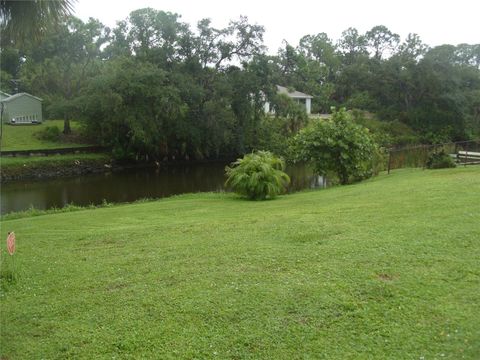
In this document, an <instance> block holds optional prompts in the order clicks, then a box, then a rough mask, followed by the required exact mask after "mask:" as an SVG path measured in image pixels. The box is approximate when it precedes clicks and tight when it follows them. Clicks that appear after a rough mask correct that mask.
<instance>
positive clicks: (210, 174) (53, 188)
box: [1, 163, 327, 214]
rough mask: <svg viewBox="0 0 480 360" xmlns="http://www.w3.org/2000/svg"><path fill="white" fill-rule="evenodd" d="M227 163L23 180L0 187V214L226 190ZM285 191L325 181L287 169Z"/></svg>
mask: <svg viewBox="0 0 480 360" xmlns="http://www.w3.org/2000/svg"><path fill="white" fill-rule="evenodd" d="M225 165H226V164H225V163H200V164H188V165H175V166H168V167H166V168H161V169H157V168H143V169H128V170H122V171H116V172H110V173H105V174H91V175H85V176H78V177H70V178H58V179H46V180H22V181H14V182H11V183H6V184H2V186H1V213H2V214H7V213H10V212H13V211H22V210H26V209H28V208H30V207H32V206H33V207H34V208H36V209H42V210H44V209H51V208H61V207H63V206H65V205H67V204H75V205H81V206H87V205H90V204H93V205H98V204H101V203H102V202H104V201H107V202H109V203H124V202H131V201H135V200H139V199H143V198H152V199H156V198H162V197H167V196H171V195H177V194H184V193H196V192H206V191H225V187H224V183H225ZM286 171H287V173H288V174H289V175H290V177H291V184H290V186H289V189H288V192H294V191H298V190H302V189H310V188H319V187H325V186H326V184H327V182H326V181H325V180H324V179H323V178H322V177H319V176H314V175H313V173H312V171H311V170H310V169H309V168H308V167H306V166H304V165H295V166H290V167H288V168H287V170H286Z"/></svg>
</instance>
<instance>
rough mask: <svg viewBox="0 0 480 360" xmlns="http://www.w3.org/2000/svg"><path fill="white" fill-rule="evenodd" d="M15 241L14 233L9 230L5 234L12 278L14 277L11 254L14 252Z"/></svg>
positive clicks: (13, 260)
mask: <svg viewBox="0 0 480 360" xmlns="http://www.w3.org/2000/svg"><path fill="white" fill-rule="evenodd" d="M15 241H16V238H15V233H14V232H13V231H11V232H9V233H8V236H7V251H8V253H9V254H10V256H11V257H12V268H13V271H12V276H13V278H15V257H14V256H13V254H15Z"/></svg>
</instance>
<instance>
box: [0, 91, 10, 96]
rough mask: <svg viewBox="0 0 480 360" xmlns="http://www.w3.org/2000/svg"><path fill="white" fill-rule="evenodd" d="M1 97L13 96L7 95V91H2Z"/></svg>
mask: <svg viewBox="0 0 480 360" xmlns="http://www.w3.org/2000/svg"><path fill="white" fill-rule="evenodd" d="M0 95H3V96H5V97H9V96H11V95H10V94H7V93H6V92H5V91H0Z"/></svg>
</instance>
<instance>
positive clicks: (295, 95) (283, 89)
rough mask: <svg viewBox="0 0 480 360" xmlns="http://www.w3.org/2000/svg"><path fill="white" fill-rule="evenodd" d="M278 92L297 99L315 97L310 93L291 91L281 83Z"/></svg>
mask: <svg viewBox="0 0 480 360" xmlns="http://www.w3.org/2000/svg"><path fill="white" fill-rule="evenodd" d="M277 92H278V93H279V94H285V95H287V96H288V97H291V98H295V99H313V96H312V95H308V94H305V93H302V92H300V91H296V90H294V91H289V90H288V89H287V88H286V87H284V86H280V85H277Z"/></svg>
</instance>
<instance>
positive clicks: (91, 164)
mask: <svg viewBox="0 0 480 360" xmlns="http://www.w3.org/2000/svg"><path fill="white" fill-rule="evenodd" d="M110 162H111V157H110V156H109V155H107V154H103V153H100V154H67V155H51V156H28V157H2V158H1V159H0V165H1V170H2V171H1V180H2V181H10V180H18V179H28V178H47V177H57V176H70V175H75V174H84V173H88V172H92V171H97V170H98V169H103V168H104V165H105V164H109V163H110Z"/></svg>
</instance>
